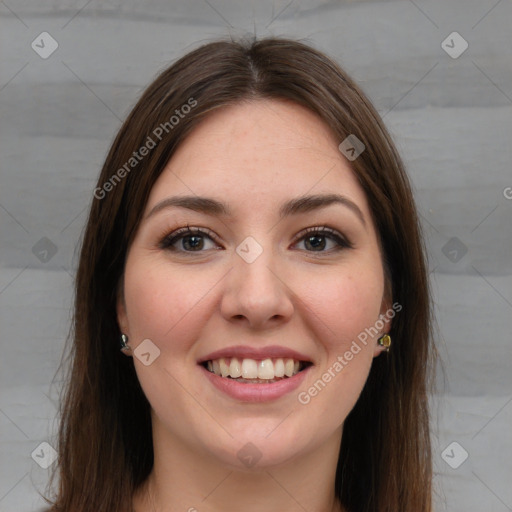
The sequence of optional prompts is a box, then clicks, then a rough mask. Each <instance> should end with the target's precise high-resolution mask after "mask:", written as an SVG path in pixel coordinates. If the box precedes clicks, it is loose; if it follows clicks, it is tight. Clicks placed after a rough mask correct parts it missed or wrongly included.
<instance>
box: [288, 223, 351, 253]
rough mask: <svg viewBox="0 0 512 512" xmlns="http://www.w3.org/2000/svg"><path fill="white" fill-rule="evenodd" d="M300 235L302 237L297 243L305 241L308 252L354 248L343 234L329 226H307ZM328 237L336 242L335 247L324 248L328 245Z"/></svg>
mask: <svg viewBox="0 0 512 512" xmlns="http://www.w3.org/2000/svg"><path fill="white" fill-rule="evenodd" d="M298 236H299V237H300V238H299V240H298V242H296V243H299V242H304V243H305V246H306V250H307V251H308V252H332V251H340V250H342V249H352V248H353V245H352V244H351V243H350V242H349V241H348V240H347V239H346V238H345V237H344V236H343V235H341V234H340V233H338V232H337V231H335V230H334V229H331V228H329V227H327V226H322V227H312V228H307V229H305V230H304V231H302V232H301V233H300V234H299V235H298ZM326 239H330V241H331V242H332V243H334V248H331V249H330V250H327V251H326V250H324V249H325V248H326V246H327V245H328V244H327V241H326ZM310 248H311V249H310Z"/></svg>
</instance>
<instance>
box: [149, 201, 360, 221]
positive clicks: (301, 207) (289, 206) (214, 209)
mask: <svg viewBox="0 0 512 512" xmlns="http://www.w3.org/2000/svg"><path fill="white" fill-rule="evenodd" d="M333 204H341V205H343V206H345V207H347V208H348V209H350V210H351V211H352V212H353V213H355V215H356V216H357V217H358V219H359V220H360V221H361V222H362V223H363V225H364V226H365V227H366V221H365V219H364V215H363V212H362V211H361V209H360V208H359V206H357V204H356V203H354V202H353V201H351V200H350V199H348V198H347V197H345V196H342V195H340V194H324V195H311V196H302V197H297V198H295V199H290V200H289V201H286V202H285V203H283V204H282V205H281V208H279V217H280V218H281V219H283V218H285V217H289V216H290V215H298V214H301V213H308V212H311V211H313V210H318V209H320V208H326V207H327V206H331V205H333ZM172 207H179V208H186V209H188V210H193V211H195V212H200V213H205V214H207V215H213V216H217V217H218V216H221V215H224V216H227V217H229V216H233V213H232V211H231V209H230V208H229V206H228V205H226V204H224V203H222V202H220V201H217V200H216V199H213V198H211V197H200V196H175V197H168V198H166V199H164V200H162V201H160V202H159V203H157V204H156V205H155V206H154V207H153V208H152V209H151V211H150V212H149V213H148V214H147V215H146V218H145V219H148V218H149V217H151V216H153V215H155V214H156V213H158V212H160V211H162V210H164V209H167V208H172Z"/></svg>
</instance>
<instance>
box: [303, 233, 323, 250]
mask: <svg viewBox="0 0 512 512" xmlns="http://www.w3.org/2000/svg"><path fill="white" fill-rule="evenodd" d="M319 239H322V241H320V242H319ZM312 240H316V241H317V242H316V243H315V242H313V243H311V241H312ZM306 243H309V244H310V245H311V246H312V247H314V248H316V249H318V248H320V249H323V248H324V247H325V239H324V237H323V236H322V235H314V236H310V237H308V238H307V239H306Z"/></svg>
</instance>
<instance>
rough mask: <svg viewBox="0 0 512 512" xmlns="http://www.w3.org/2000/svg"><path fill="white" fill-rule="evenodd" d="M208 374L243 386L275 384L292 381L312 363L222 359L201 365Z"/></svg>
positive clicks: (236, 358)
mask: <svg viewBox="0 0 512 512" xmlns="http://www.w3.org/2000/svg"><path fill="white" fill-rule="evenodd" d="M199 364H200V365H201V366H203V368H205V369H206V370H207V371H208V372H210V373H212V374H214V375H216V376H217V377H221V378H223V379H229V380H231V381H234V382H238V383H241V384H263V385H264V384H273V383H275V382H280V381H284V380H287V379H290V378H292V377H294V376H295V375H297V374H298V373H301V372H303V371H304V370H305V369H306V368H308V367H310V366H311V365H312V363H311V362H310V361H303V360H299V359H294V358H283V357H276V358H271V357H267V358H265V359H251V358H240V357H220V358H217V359H208V360H206V361H202V362H201V363H199Z"/></svg>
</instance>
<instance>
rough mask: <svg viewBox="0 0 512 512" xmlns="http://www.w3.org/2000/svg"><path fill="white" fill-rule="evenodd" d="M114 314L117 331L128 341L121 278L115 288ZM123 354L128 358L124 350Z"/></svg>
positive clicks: (128, 334) (126, 316)
mask: <svg viewBox="0 0 512 512" xmlns="http://www.w3.org/2000/svg"><path fill="white" fill-rule="evenodd" d="M116 313H117V324H118V325H119V329H120V330H121V333H123V334H126V335H127V336H128V339H129V338H130V329H129V325H128V315H127V313H126V302H125V300H124V279H123V276H122V277H121V279H120V280H119V286H118V287H117V294H116ZM130 352H131V351H130ZM123 354H125V355H128V356H130V355H131V354H129V353H127V352H126V351H124V350H123Z"/></svg>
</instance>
